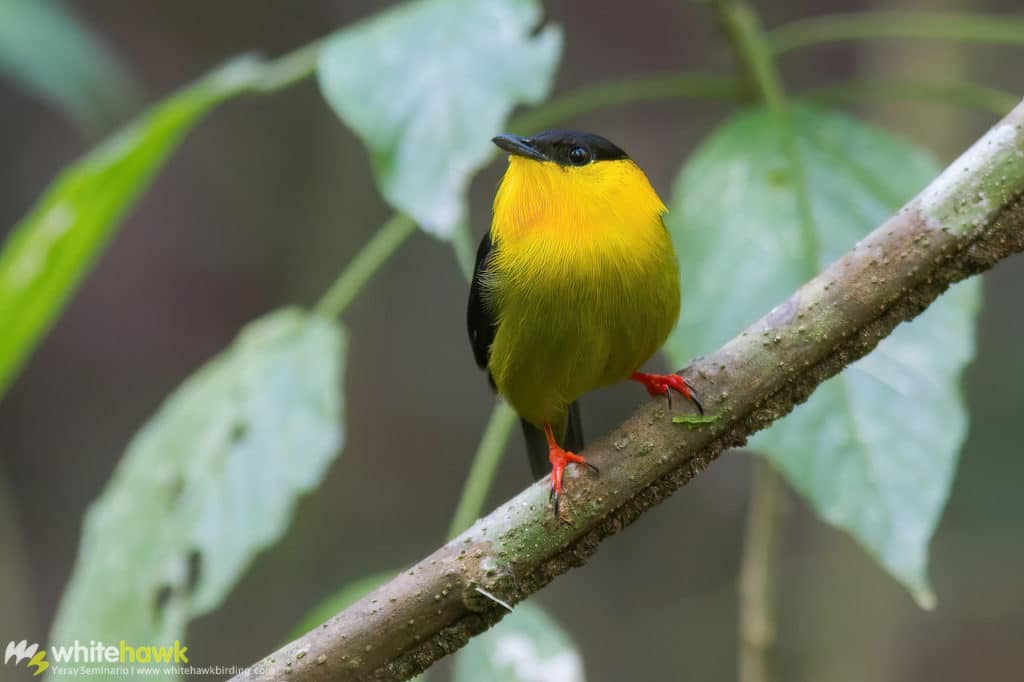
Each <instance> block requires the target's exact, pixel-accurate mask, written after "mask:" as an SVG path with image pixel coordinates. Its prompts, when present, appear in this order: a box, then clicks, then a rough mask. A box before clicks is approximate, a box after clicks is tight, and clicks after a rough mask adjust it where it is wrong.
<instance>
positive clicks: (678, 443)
mask: <svg viewBox="0 0 1024 682" xmlns="http://www.w3.org/2000/svg"><path fill="white" fill-rule="evenodd" d="M1021 250H1024V105H1018V106H1017V107H1016V108H1015V109H1014V110H1013V111H1012V112H1011V113H1010V114H1009V115H1008V116H1007V117H1006V118H1004V119H1003V120H1002V121H1001V122H1000V123H999V124H997V125H996V126H995V127H994V128H993V129H992V130H990V131H989V132H988V133H987V134H986V135H985V136H984V137H983V138H982V139H980V140H979V141H978V142H977V143H975V145H974V146H973V147H972V148H971V149H970V150H968V151H967V152H966V153H965V154H964V155H963V156H962V157H961V158H960V159H959V160H958V161H957V162H956V163H954V164H953V165H952V166H951V167H950V168H948V169H947V170H946V171H945V172H944V173H943V174H942V175H941V176H940V177H939V178H937V179H936V180H935V181H934V182H933V183H932V184H931V185H930V186H929V187H928V188H926V189H925V190H924V191H923V192H922V193H921V194H920V195H919V196H918V197H917V198H915V199H914V200H912V201H911V202H910V203H909V204H908V205H907V206H905V207H904V208H903V209H902V210H901V211H900V212H899V213H898V214H897V215H895V216H894V217H892V218H891V219H890V220H889V221H887V222H886V223H885V224H883V225H882V226H881V227H879V228H878V229H876V230H875V231H874V232H872V233H871V234H870V235H867V236H866V237H865V238H864V240H863V241H861V242H860V243H859V244H857V245H856V246H855V247H854V248H853V249H852V250H851V251H850V252H848V253H847V254H846V255H844V256H843V257H842V258H840V259H839V260H838V261H836V262H835V263H833V264H832V265H831V266H829V267H828V268H827V269H826V270H824V271H823V272H822V273H820V274H819V275H818V276H817V277H815V278H813V279H812V280H811V281H809V282H807V283H806V284H805V285H804V286H802V287H801V288H800V289H799V290H797V291H796V292H794V293H793V295H792V296H790V297H789V299H787V300H786V301H783V302H782V303H781V304H780V305H778V306H777V307H776V308H775V309H774V310H772V311H771V312H769V313H768V314H767V315H766V316H765V317H764V318H762V319H761V320H759V321H757V322H755V323H754V324H753V325H752V326H750V327H749V328H747V329H746V330H745V331H744V332H742V333H741V334H740V335H739V336H737V337H736V338H734V339H733V340H732V341H730V342H728V343H727V344H726V345H724V346H723V347H722V348H720V349H719V350H717V351H715V352H714V353H712V354H711V355H708V356H706V357H703V358H698V359H696V360H695V361H694V362H693V363H692V364H691V366H690V367H689V368H688V369H687V370H686V375H687V378H688V379H689V380H690V381H691V382H692V383H693V384H694V385H695V387H696V388H697V390H698V391H699V392H700V394H701V395H702V396H704V397H705V399H706V405H705V407H706V408H708V411H709V412H710V413H712V414H717V415H718V416H719V418H718V419H717V420H716V421H715V422H713V423H711V424H708V425H705V426H702V427H700V428H697V429H687V428H680V426H679V425H678V424H673V423H672V421H671V420H670V419H669V417H668V414H666V411H665V405H664V402H652V403H648V404H647V405H645V406H643V407H642V408H641V409H640V410H639V411H638V412H637V413H636V414H634V415H633V416H632V417H631V418H630V419H628V420H627V421H626V422H625V423H624V424H623V425H622V426H620V427H619V428H617V429H615V430H614V431H613V432H612V433H610V434H608V435H606V436H605V437H603V438H601V439H599V440H597V441H596V442H594V443H593V445H592V446H591V447H590V448H588V449H587V455H588V458H589V459H590V460H591V461H593V462H594V463H596V464H597V465H598V466H600V468H601V475H600V476H593V475H591V474H589V473H588V472H586V471H583V472H578V471H572V472H570V473H568V477H569V479H570V481H569V485H568V491H567V493H566V495H565V496H564V499H563V503H562V508H563V513H564V515H565V516H566V519H565V520H563V521H557V520H556V519H554V518H553V516H552V514H551V509H550V507H549V506H548V499H547V498H548V484H547V482H546V481H540V482H537V483H535V484H534V485H531V486H530V487H529V488H527V489H526V490H524V491H523V492H522V493H520V494H519V495H517V496H516V497H515V498H513V499H512V500H510V501H508V502H506V503H505V504H503V505H502V506H500V507H498V508H497V509H496V510H495V511H493V512H492V513H491V514H489V515H488V516H486V517H484V518H482V519H480V520H478V521H477V522H476V523H475V524H474V525H473V526H472V527H471V528H469V529H468V530H467V531H466V532H464V533H463V534H462V535H460V536H459V537H457V538H455V539H454V540H452V541H450V542H449V543H447V544H446V545H444V546H443V547H441V548H440V549H438V550H437V551H436V552H434V553H433V554H431V555H430V556H428V557H427V558H425V559H423V560H422V561H420V562H419V563H418V564H416V565H415V566H413V567H412V568H410V569H409V570H408V571H406V572H403V573H402V574H401V575H399V576H397V577H396V578H395V579H394V580H392V581H391V582H389V583H387V584H385V585H383V586H381V587H380V588H379V589H377V590H375V591H374V592H371V593H370V594H369V595H367V596H366V597H364V598H363V599H362V600H360V601H359V602H357V603H356V604H354V605H352V606H351V607H349V608H348V609H346V610H345V611H343V612H341V613H340V614H338V615H337V616H335V617H334V618H332V619H330V620H329V621H328V622H326V623H324V624H323V625H322V626H321V627H318V628H316V629H315V630H313V631H311V632H309V633H308V634H306V635H304V636H303V637H301V638H299V639H297V640H295V641H294V642H292V643H290V644H288V645H286V646H284V647H283V648H281V649H280V650H278V651H277V652H275V653H273V654H271V655H269V656H267V657H266V658H264V659H263V660H261V661H260V662H259V664H257V666H254V667H253V668H251V669H249V670H248V671H246V672H245V673H243V674H242V675H240V676H239V677H237V678H236V679H238V680H246V679H256V680H296V681H298V680H302V681H306V680H339V681H344V680H402V679H408V678H409V677H412V676H413V675H415V674H417V673H419V672H421V671H422V670H424V669H426V668H427V667H428V666H430V665H431V664H432V663H433V662H434V661H436V660H438V659H439V658H442V657H443V656H445V655H447V654H449V653H451V652H453V651H455V650H456V649H458V648H459V647H461V646H463V645H464V644H465V643H466V642H467V641H468V640H469V638H470V637H472V636H473V635H475V634H477V633H479V632H481V631H483V630H484V629H486V628H488V627H490V626H491V625H493V624H494V623H495V622H497V621H498V620H499V619H500V618H501V617H502V616H503V615H504V614H505V613H506V612H507V611H506V609H505V608H504V607H502V606H501V605H499V604H496V603H494V602H493V601H492V600H491V599H488V598H486V597H484V596H482V595H481V594H480V593H479V592H478V591H477V590H476V588H477V587H482V588H483V589H485V590H487V591H488V592H490V593H492V594H494V595H496V596H497V597H498V598H500V599H502V600H504V601H506V602H508V603H510V604H515V603H516V602H518V601H521V600H522V599H525V598H526V597H527V596H529V595H530V594H533V593H534V592H536V591H537V590H539V589H540V588H542V587H543V586H544V585H546V584H548V583H549V582H550V581H551V580H553V579H554V578H555V576H557V575H559V574H561V573H564V572H565V571H567V570H569V569H571V568H573V567H576V566H579V565H581V564H583V563H585V562H586V561H587V559H589V557H590V556H591V555H592V554H593V553H594V552H595V551H596V549H597V546H598V544H600V542H601V541H602V540H603V539H604V538H605V537H607V536H608V535H611V534H613V533H616V532H618V531H620V530H621V529H622V528H623V527H624V526H627V525H629V524H630V523H632V522H633V521H635V520H636V519H637V518H638V517H639V516H640V514H642V513H643V512H644V511H646V510H647V509H649V508H650V507H651V506H653V505H655V504H657V503H658V502H660V501H661V500H662V499H664V498H665V497H667V496H668V495H670V494H671V493H672V492H674V491H675V490H676V489H678V488H679V487H680V486H682V485H685V484H686V483H687V482H688V481H690V480H691V479H692V478H693V477H694V476H695V475H697V474H698V473H699V472H700V471H702V470H703V469H704V468H705V467H707V466H708V465H709V464H710V463H711V462H712V461H713V460H714V459H716V458H717V457H718V456H719V455H720V454H721V453H722V452H723V451H724V450H725V449H727V448H731V447H736V446H739V445H742V444H743V443H744V442H745V441H746V438H747V437H748V436H749V435H750V434H752V433H754V432H755V431H758V430H760V429H763V428H764V427H766V426H767V425H769V424H771V423H772V422H773V421H775V420H776V419H779V418H780V417H782V416H784V415H785V414H787V413H788V412H789V411H790V410H792V409H793V407H794V406H796V405H798V404H799V403H801V402H803V401H804V400H806V399H807V397H808V396H809V395H810V394H811V392H812V391H814V389H815V388H816V387H817V386H818V385H819V384H820V383H821V382H823V381H825V380H826V379H828V378H829V377H831V376H833V375H835V374H836V373H838V372H840V371H841V370H842V369H843V368H844V367H846V366H847V365H849V364H850V363H852V362H853V361H855V360H856V359H858V358H860V357H862V356H864V355H865V354H867V353H869V352H870V351H871V350H872V349H873V348H874V347H875V346H876V345H877V344H878V343H879V341H881V340H882V339H884V338H885V337H886V336H887V335H888V334H889V333H891V332H892V330H893V329H894V328H895V327H896V326H897V325H898V324H899V323H900V322H903V321H905V320H909V319H912V318H914V317H916V316H917V315H918V314H919V313H920V312H921V311H923V310H924V309H925V308H927V307H928V305H929V304H930V303H931V302H932V301H933V300H935V298H936V297H937V296H939V294H941V293H942V292H943V291H944V290H945V289H946V288H947V287H949V285H950V284H952V283H953V282H956V281H959V280H961V279H964V278H966V277H969V276H971V275H973V274H976V273H979V272H981V271H983V270H986V269H988V268H990V267H992V265H994V264H995V263H996V262H998V261H1000V260H1002V259H1003V258H1006V257H1007V256H1009V255H1010V254H1012V253H1016V252H1018V251H1021ZM765 333H769V334H770V335H771V338H772V342H771V343H766V342H765V340H764V338H765V337H764V334H765Z"/></svg>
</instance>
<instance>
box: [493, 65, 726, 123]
mask: <svg viewBox="0 0 1024 682" xmlns="http://www.w3.org/2000/svg"><path fill="white" fill-rule="evenodd" d="M742 94H743V93H742V90H741V88H740V84H739V83H738V82H737V81H736V79H735V78H732V77H731V76H717V75H711V74H697V73H693V74H678V73H670V74H653V75H650V76H638V77H634V78H624V79H621V80H613V81H608V82H607V83H598V84H596V85H588V86H585V87H582V88H578V89H576V90H571V91H569V92H568V93H566V94H564V95H561V96H559V97H556V98H554V99H552V100H551V101H549V102H547V103H546V104H544V105H542V106H540V107H537V108H536V109H534V110H532V111H528V112H526V113H524V114H520V115H519V116H516V117H515V118H514V119H512V121H511V122H510V123H509V129H510V130H512V132H515V133H520V134H528V133H531V132H535V131H537V130H544V129H545V128H550V127H551V126H552V125H554V124H556V123H560V122H562V121H567V120H570V119H574V118H576V117H578V116H582V115H584V114H588V113H591V112H593V111H597V110H600V109H607V108H610V107H614V106H620V105H623V104H632V103H634V102H642V101H657V100H665V99H675V98H679V97H702V98H703V97H706V98H713V99H725V100H738V99H740V98H741V97H742Z"/></svg>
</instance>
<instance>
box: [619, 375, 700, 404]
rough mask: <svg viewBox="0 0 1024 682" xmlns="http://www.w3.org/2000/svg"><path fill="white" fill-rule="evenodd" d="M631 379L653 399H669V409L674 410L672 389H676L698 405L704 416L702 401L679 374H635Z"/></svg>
mask: <svg viewBox="0 0 1024 682" xmlns="http://www.w3.org/2000/svg"><path fill="white" fill-rule="evenodd" d="M629 378H630V379H631V380H632V381H639V382H640V383H641V384H643V385H644V388H646V389H647V392H648V393H650V394H651V397H652V398H654V397H657V396H659V395H663V396H665V397H666V398H668V407H669V409H672V389H674V390H676V391H678V392H679V393H681V394H682V396H683V397H684V398H686V399H687V400H689V401H690V402H692V403H693V404H694V405H696V407H697V411H698V412H700V413H701V414H704V406H703V405H701V404H700V400H698V399H697V396H696V394H694V392H693V387H692V386H690V384H688V383H686V379H684V378H683V377H681V376H679V375H678V374H644V373H643V372H633V376H631V377H629Z"/></svg>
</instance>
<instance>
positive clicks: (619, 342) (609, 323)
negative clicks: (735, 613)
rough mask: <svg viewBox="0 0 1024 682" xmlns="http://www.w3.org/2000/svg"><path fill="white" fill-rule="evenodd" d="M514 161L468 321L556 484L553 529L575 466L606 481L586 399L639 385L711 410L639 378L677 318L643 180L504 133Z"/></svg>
mask: <svg viewBox="0 0 1024 682" xmlns="http://www.w3.org/2000/svg"><path fill="white" fill-rule="evenodd" d="M492 142H493V143H494V144H495V145H496V146H497V147H498V148H499V149H500V150H502V151H503V152H506V153H507V154H508V166H507V168H506V169H505V173H504V175H503V176H502V178H501V181H500V183H499V185H498V189H497V192H496V193H495V197H494V204H493V208H492V220H491V226H490V229H489V230H488V231H487V232H486V233H485V234H484V236H483V238H482V239H481V241H480V246H479V248H478V250H477V254H476V263H475V267H474V272H473V278H472V282H471V285H470V291H469V301H468V305H467V314H466V322H467V327H468V331H469V339H470V345H471V346H472V349H473V354H474V356H475V359H476V363H477V365H478V366H479V367H480V368H481V369H483V370H486V372H487V375H488V379H489V381H490V385H491V388H492V389H494V390H495V391H496V392H497V393H498V394H499V395H500V396H502V397H503V398H504V399H505V400H506V401H507V402H508V403H509V404H510V405H511V406H512V407H513V408H514V409H515V411H516V412H517V413H518V415H519V417H520V422H521V424H522V428H523V433H524V436H525V440H526V446H527V454H528V457H529V460H530V466H531V469H532V471H533V475H534V478H535V479H540V478H542V477H543V476H545V475H546V474H547V473H548V471H549V470H550V473H551V498H552V500H553V508H554V514H555V517H556V518H558V517H559V515H560V507H559V504H560V500H561V496H562V477H563V472H564V471H565V468H566V466H567V465H568V464H570V463H575V464H580V465H584V466H586V467H588V468H590V469H591V470H592V471H593V472H594V473H599V472H598V470H597V467H595V466H594V465H593V464H590V463H589V462H587V460H586V459H585V458H584V457H583V456H581V455H580V454H578V453H579V451H581V450H582V449H583V446H584V440H583V429H582V423H581V420H580V409H579V402H578V399H579V397H580V396H581V395H583V394H584V393H586V392H588V391H591V390H594V389H597V388H601V387H603V386H608V385H610V384H614V383H617V382H619V381H623V380H627V379H629V380H633V381H637V382H639V383H641V384H642V385H643V386H644V387H645V388H646V389H647V392H648V393H649V394H650V395H651V396H652V397H654V396H660V395H664V396H666V397H667V398H668V401H669V404H670V406H671V399H672V391H676V392H678V393H680V394H681V395H682V396H684V397H685V398H686V399H688V400H690V401H691V402H693V403H694V405H695V406H696V408H697V409H698V410H699V412H700V413H701V414H703V413H704V409H703V406H702V405H701V403H700V400H699V399H698V398H697V396H696V394H695V392H694V390H693V388H692V386H691V385H690V384H689V383H688V382H687V381H686V380H685V379H684V378H683V377H682V376H680V375H678V374H666V375H663V374H650V373H645V372H641V371H640V368H641V366H642V365H643V364H644V363H645V362H647V360H649V359H650V358H651V356H653V355H654V354H655V353H656V352H657V351H658V350H659V349H660V348H661V346H662V344H663V343H664V342H665V340H666V339H667V338H668V335H669V333H670V332H671V331H672V329H673V327H674V326H675V324H676V320H677V318H678V317H679V311H680V291H679V270H678V267H679V266H678V263H677V260H676V254H675V249H674V248H673V244H672V239H671V236H670V235H669V233H668V230H667V229H666V227H665V224H664V221H663V216H664V214H665V213H666V212H667V209H666V207H665V204H664V203H663V202H662V200H661V198H660V197H659V196H658V194H657V192H656V191H655V190H654V188H653V187H652V185H651V182H650V180H649V179H648V178H647V175H646V174H645V173H644V171H643V170H642V169H641V168H640V167H639V166H638V165H637V164H636V163H635V162H634V161H633V160H632V159H631V158H630V157H629V156H628V155H627V154H626V153H625V152H624V151H623V150H622V149H620V148H619V147H618V146H616V145H615V144H613V143H612V142H610V141H609V140H607V139H605V138H604V137H601V136H600V135H596V134H594V133H588V132H582V131H576V130H548V131H544V132H540V133H537V134H535V135H533V136H531V137H522V136H518V135H512V134H502V135H498V136H497V137H495V138H493V140H492Z"/></svg>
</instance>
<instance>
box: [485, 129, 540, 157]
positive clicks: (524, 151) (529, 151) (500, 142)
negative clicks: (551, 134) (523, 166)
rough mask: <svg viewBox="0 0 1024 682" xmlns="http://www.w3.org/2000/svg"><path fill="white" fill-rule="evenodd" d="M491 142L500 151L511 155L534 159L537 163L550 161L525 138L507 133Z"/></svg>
mask: <svg viewBox="0 0 1024 682" xmlns="http://www.w3.org/2000/svg"><path fill="white" fill-rule="evenodd" d="M491 142H493V143H494V144H496V145H497V146H498V149H501V150H504V151H506V152H508V153H509V154H515V155H516V156H525V157H526V158H528V159H533V160H535V161H550V159H549V158H548V157H546V156H544V155H543V154H541V153H540V152H539V151H538V150H537V148H536V147H534V146H533V145H532V144H530V141H529V140H528V139H526V138H525V137H519V136H518V135H512V134H509V133H505V134H504V135H498V136H497V137H495V138H492V139H491Z"/></svg>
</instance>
